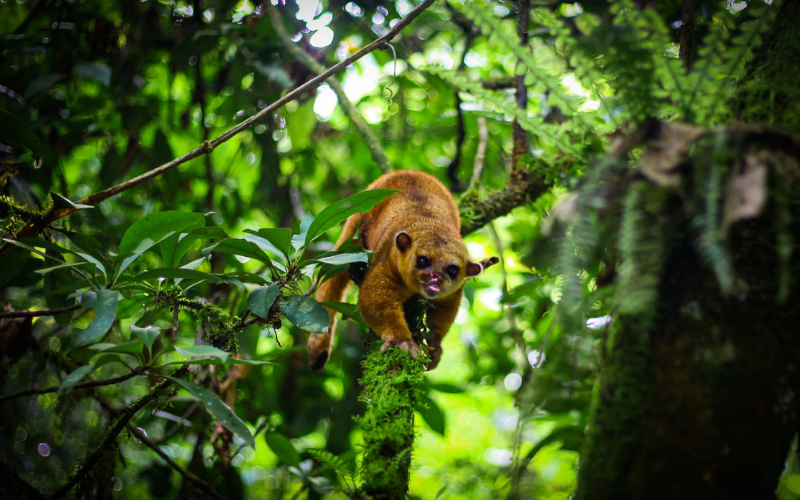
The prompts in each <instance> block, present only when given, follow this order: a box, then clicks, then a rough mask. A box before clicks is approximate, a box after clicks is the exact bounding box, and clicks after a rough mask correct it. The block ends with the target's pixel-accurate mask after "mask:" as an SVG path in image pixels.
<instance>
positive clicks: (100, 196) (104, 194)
mask: <svg viewBox="0 0 800 500" xmlns="http://www.w3.org/2000/svg"><path fill="white" fill-rule="evenodd" d="M434 1H435V0H424V1H423V2H422V3H420V4H419V5H417V6H416V7H415V8H414V9H413V10H411V12H409V13H408V15H407V16H406V17H404V18H403V19H401V20H400V22H399V23H397V24H396V25H395V27H394V28H392V29H390V30H389V31H388V32H387V33H386V34H385V35H383V36H382V37H380V38H378V39H377V40H375V41H373V42H372V43H370V44H369V45H367V46H366V47H364V48H362V49H361V50H359V51H358V52H356V53H355V54H353V55H351V56H349V57H347V58H345V59H344V60H342V61H340V62H339V63H337V64H334V65H333V66H331V67H330V68H329V69H327V70H326V71H324V72H322V73H320V74H319V75H317V76H315V77H314V78H312V79H311V80H309V81H307V82H306V83H305V84H303V85H300V86H299V87H297V88H295V89H294V90H292V91H291V92H289V93H287V94H286V95H285V96H283V97H281V98H280V99H278V100H277V101H275V102H273V103H272V104H270V105H269V106H267V107H266V108H264V109H262V110H261V111H259V112H258V113H256V114H254V115H253V116H251V117H250V118H248V119H246V120H244V121H243V122H241V123H239V124H238V125H236V126H234V127H232V128H230V129H229V130H227V131H225V132H223V133H222V134H221V135H220V136H219V137H217V138H215V139H211V140H210V141H203V143H202V144H201V145H200V146H197V147H196V148H194V149H193V150H191V151H189V152H188V153H186V154H184V155H183V156H180V157H178V158H175V159H174V160H172V161H169V162H167V163H165V164H163V165H161V166H160V167H157V168H154V169H153V170H150V171H149V172H145V173H144V174H142V175H140V176H138V177H134V178H133V179H130V180H127V181H125V182H122V183H120V184H117V185H116V186H113V187H110V188H108V189H104V190H103V191H98V192H97V193H94V194H91V195H89V196H87V197H86V198H84V199H82V200H80V201H79V202H78V203H80V204H83V205H96V204H98V203H100V202H101V201H103V200H106V199H108V198H110V197H112V196H115V195H117V194H119V193H122V192H123V191H127V190H128V189H131V188H133V187H136V186H138V185H139V184H142V183H143V182H146V181H149V180H150V179H153V178H155V177H158V176H159V175H161V174H163V173H164V172H167V171H169V170H172V169H173V168H175V167H177V166H178V165H182V164H184V163H186V162H188V161H189V160H192V159H194V158H197V157H198V156H202V155H205V154H210V153H211V152H212V151H213V150H214V148H216V147H217V146H219V145H220V144H223V143H224V142H227V141H228V140H230V139H231V138H232V137H233V136H235V135H237V134H238V133H240V132H242V131H243V130H247V129H249V128H251V127H253V126H254V125H255V124H256V123H258V122H259V121H261V120H263V119H264V118H267V117H269V116H271V115H272V113H274V112H275V111H276V110H277V109H279V108H281V107H282V106H284V105H285V104H286V103H288V102H290V101H293V100H294V99H295V98H296V97H298V96H300V95H301V94H303V93H305V92H307V91H309V90H312V89H315V88H316V87H317V86H318V85H319V84H321V83H322V82H324V81H325V80H327V79H328V78H329V77H331V76H333V75H335V74H337V73H339V72H340V71H342V70H343V69H345V68H346V67H347V66H349V65H351V64H353V63H354V62H356V61H358V60H359V59H361V58H362V57H364V56H365V55H367V54H369V53H370V52H372V51H374V50H376V49H382V48H384V47H385V46H386V44H387V43H388V42H389V41H391V40H392V39H393V38H394V37H395V36H397V34H398V33H400V32H401V31H402V30H403V29H404V28H405V27H406V26H408V25H409V24H411V21H413V20H414V19H416V18H417V16H419V15H420V14H421V13H422V11H424V10H425V9H427V8H428V7H430V6H431V4H433V3H434ZM77 211H78V209H77V208H65V209H60V210H55V211H53V213H52V214H51V215H50V217H49V218H48V221H47V222H48V223H50V222H53V221H56V220H58V219H62V218H64V217H67V216H68V215H71V214H73V213H75V212H77ZM40 229H41V227H40V225H39V224H35V223H31V222H29V223H28V224H26V225H25V226H24V227H23V228H22V229H20V230H19V232H18V233H17V235H16V237H17V239H19V238H22V237H25V236H28V235H30V234H33V233H35V232H37V231H39V230H40ZM7 249H8V244H5V245H3V247H2V248H0V255H2V254H3V253H4V252H5V251H6V250H7Z"/></svg>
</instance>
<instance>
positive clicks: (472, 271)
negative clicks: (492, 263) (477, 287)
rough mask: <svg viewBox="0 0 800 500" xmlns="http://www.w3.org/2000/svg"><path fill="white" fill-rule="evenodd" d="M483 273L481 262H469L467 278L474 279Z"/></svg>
mask: <svg viewBox="0 0 800 500" xmlns="http://www.w3.org/2000/svg"><path fill="white" fill-rule="evenodd" d="M482 272H483V266H482V265H481V264H480V263H479V262H467V278H474V277H475V276H478V275H479V274H481V273H482Z"/></svg>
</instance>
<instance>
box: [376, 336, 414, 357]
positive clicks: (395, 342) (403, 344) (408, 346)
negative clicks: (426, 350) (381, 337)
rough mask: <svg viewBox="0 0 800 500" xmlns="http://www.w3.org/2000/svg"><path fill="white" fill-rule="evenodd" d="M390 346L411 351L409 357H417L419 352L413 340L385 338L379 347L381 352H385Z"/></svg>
mask: <svg viewBox="0 0 800 500" xmlns="http://www.w3.org/2000/svg"><path fill="white" fill-rule="evenodd" d="M390 347H398V348H400V349H402V350H404V351H408V352H410V353H411V357H412V358H414V359H417V356H418V355H419V353H420V350H419V346H418V345H417V344H415V343H414V341H413V340H400V339H390V340H386V341H384V343H383V347H381V352H386V351H387V350H388V349H389V348H390Z"/></svg>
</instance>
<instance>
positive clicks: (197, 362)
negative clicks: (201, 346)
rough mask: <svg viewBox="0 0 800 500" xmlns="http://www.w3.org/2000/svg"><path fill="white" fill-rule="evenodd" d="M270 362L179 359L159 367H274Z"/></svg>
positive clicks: (236, 359)
mask: <svg viewBox="0 0 800 500" xmlns="http://www.w3.org/2000/svg"><path fill="white" fill-rule="evenodd" d="M274 364H275V363H274V362H272V361H266V360H260V359H238V358H228V359H227V360H226V361H225V362H223V361H222V360H220V359H218V358H203V359H181V360H179V361H170V362H168V363H163V364H162V365H159V366H167V365H274Z"/></svg>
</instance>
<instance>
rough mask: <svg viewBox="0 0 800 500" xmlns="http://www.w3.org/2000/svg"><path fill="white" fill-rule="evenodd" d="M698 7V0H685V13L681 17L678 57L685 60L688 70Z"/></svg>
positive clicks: (690, 62) (690, 63) (684, 63)
mask: <svg viewBox="0 0 800 500" xmlns="http://www.w3.org/2000/svg"><path fill="white" fill-rule="evenodd" d="M696 9H697V0H683V15H682V17H681V46H680V50H679V51H678V57H679V58H680V60H681V61H683V65H684V67H686V69H687V70H688V69H689V67H690V66H691V65H692V46H693V45H694V30H695V21H696V15H695V10H696Z"/></svg>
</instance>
